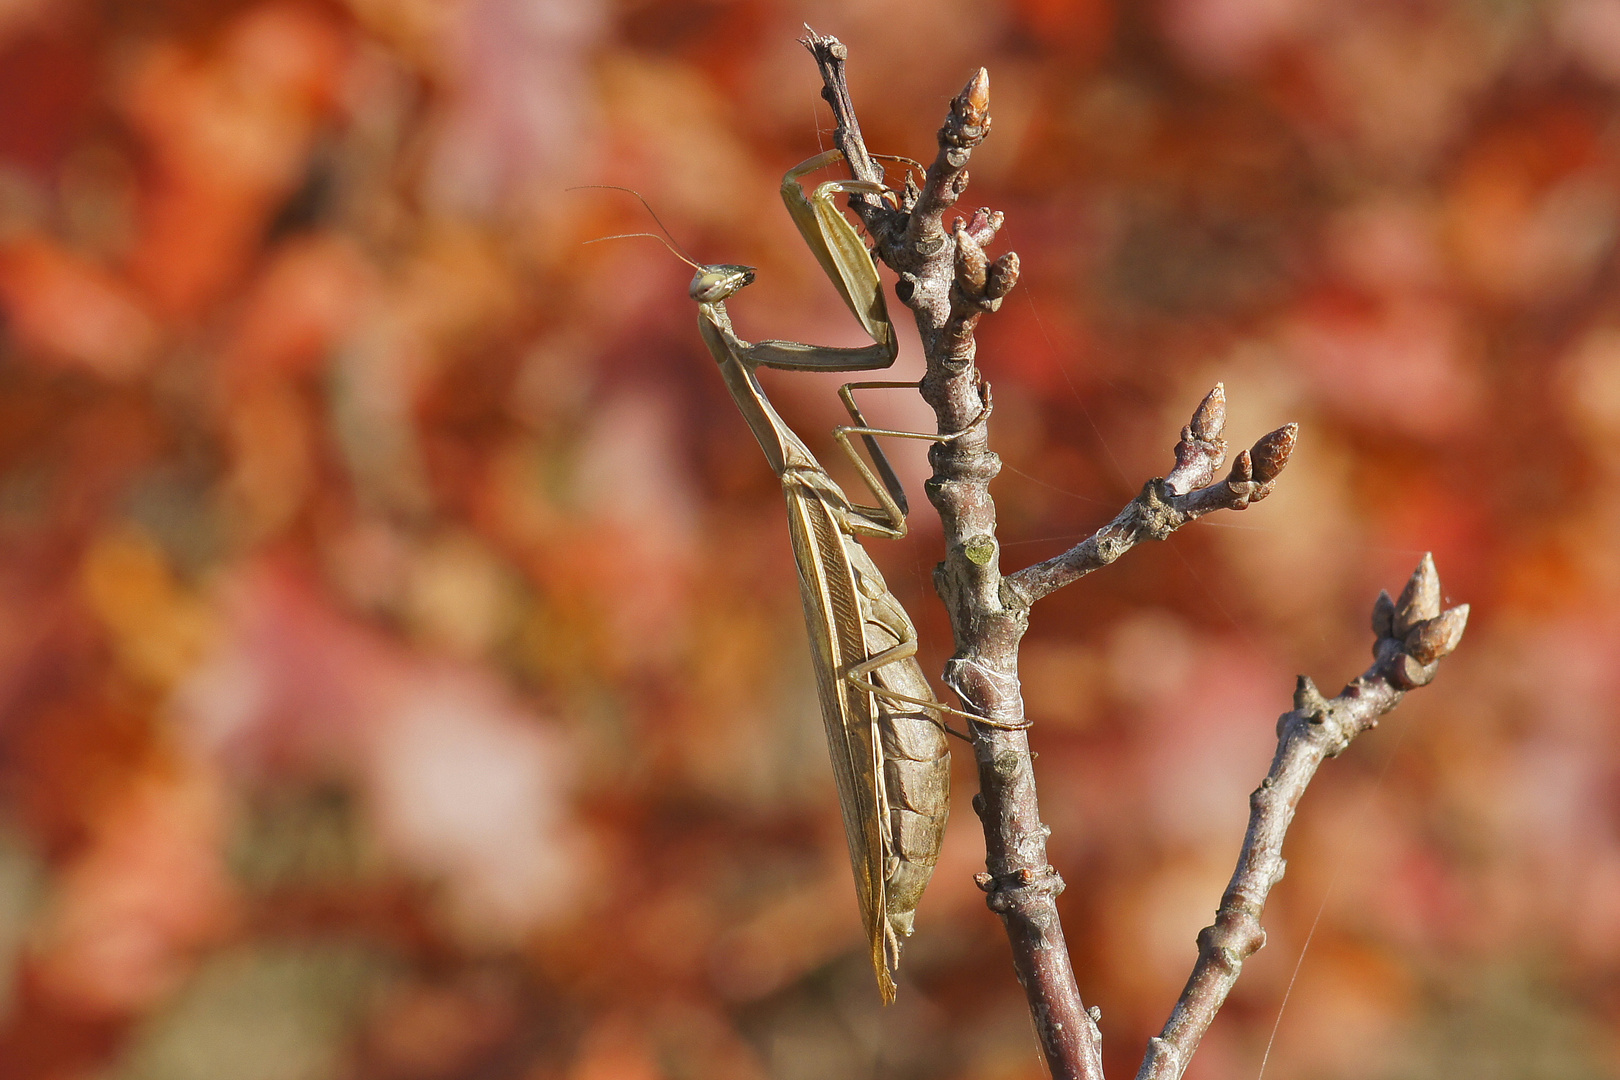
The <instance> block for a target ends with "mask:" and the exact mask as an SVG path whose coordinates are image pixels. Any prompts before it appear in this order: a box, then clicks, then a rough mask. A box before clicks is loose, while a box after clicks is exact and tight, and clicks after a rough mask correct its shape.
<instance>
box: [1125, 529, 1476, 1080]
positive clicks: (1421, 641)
mask: <svg viewBox="0 0 1620 1080" xmlns="http://www.w3.org/2000/svg"><path fill="white" fill-rule="evenodd" d="M1440 596H1441V591H1440V577H1439V575H1438V574H1437V573H1436V572H1435V569H1434V560H1433V559H1432V558H1431V557H1430V556H1428V555H1425V556H1423V561H1422V562H1420V563H1419V564H1418V568H1417V570H1415V571H1414V572H1413V574H1412V578H1411V580H1410V581H1408V582H1407V585H1406V589H1405V590H1404V591H1403V592H1402V593H1401V598H1400V600H1399V601H1392V600H1390V598H1389V594H1388V593H1387V592H1384V593H1379V595H1378V601H1377V603H1376V604H1374V606H1373V618H1372V622H1373V633H1374V635H1375V638H1374V641H1373V664H1372V666H1371V667H1369V668H1368V669H1367V670H1366V671H1365V672H1363V673H1362V674H1361V675H1360V676H1358V677H1357V678H1356V680H1355V681H1354V682H1352V683H1350V684H1349V685H1348V686H1346V687H1345V688H1344V689H1343V690H1342V691H1340V692H1339V694H1338V695H1337V696H1336V697H1333V698H1324V697H1323V696H1322V694H1321V693H1320V692H1319V691H1318V690H1317V689H1316V686H1315V685H1314V684H1313V683H1312V682H1311V680H1310V679H1308V678H1306V677H1305V676H1303V675H1301V676H1300V677H1299V685H1298V687H1297V688H1296V689H1295V690H1294V708H1293V711H1292V712H1287V713H1284V714H1283V715H1282V716H1281V717H1280V718H1279V719H1278V721H1277V753H1276V756H1275V757H1274V758H1273V759H1272V762H1271V771H1270V772H1269V773H1267V774H1266V778H1265V779H1264V780H1262V781H1260V786H1259V787H1258V788H1257V789H1255V792H1254V794H1253V795H1251V796H1249V828H1248V832H1247V833H1246V834H1245V835H1244V838H1243V851H1242V853H1241V854H1240V855H1239V856H1238V863H1237V869H1236V870H1235V871H1234V872H1233V874H1232V881H1231V884H1229V885H1228V886H1227V887H1226V894H1225V895H1224V896H1222V897H1221V905H1220V908H1219V910H1218V911H1217V912H1216V914H1215V922H1214V925H1212V926H1208V927H1206V928H1205V929H1204V930H1203V932H1202V933H1200V934H1199V935H1198V961H1197V963H1196V964H1195V965H1194V967H1193V972H1192V977H1191V978H1189V979H1188V980H1187V986H1186V989H1184V990H1183V991H1182V992H1181V998H1180V1000H1178V1001H1177V1002H1176V1007H1175V1009H1174V1011H1173V1012H1171V1014H1170V1019H1169V1021H1168V1022H1167V1023H1166V1024H1165V1026H1164V1030H1163V1031H1162V1032H1161V1033H1160V1034H1159V1035H1158V1036H1157V1037H1155V1038H1153V1039H1151V1040H1149V1042H1148V1050H1147V1056H1146V1057H1145V1058H1144V1059H1143V1061H1142V1067H1141V1069H1140V1070H1139V1071H1138V1072H1137V1074H1136V1077H1137V1080H1176V1078H1178V1077H1180V1076H1181V1074H1182V1072H1183V1071H1184V1070H1185V1069H1186V1067H1187V1063H1188V1062H1189V1061H1190V1060H1191V1059H1192V1055H1193V1052H1194V1051H1195V1050H1197V1049H1198V1043H1199V1041H1200V1040H1201V1039H1202V1038H1203V1037H1204V1032H1205V1031H1207V1030H1208V1029H1209V1025H1210V1022H1211V1021H1213V1020H1214V1019H1215V1014H1216V1013H1217V1012H1218V1011H1220V1008H1221V1005H1222V1004H1223V1003H1224V1002H1225V1001H1226V996H1227V994H1228V993H1230V992H1231V990H1232V986H1233V984H1234V983H1236V982H1237V978H1238V975H1239V974H1240V973H1241V972H1242V970H1243V961H1245V960H1246V959H1248V958H1249V957H1250V956H1252V955H1253V954H1254V953H1255V952H1257V951H1258V950H1259V949H1260V947H1261V946H1262V945H1264V944H1265V942H1266V934H1265V931H1264V930H1263V929H1261V927H1260V913H1261V911H1262V910H1263V909H1264V908H1265V904H1266V898H1267V896H1269V895H1270V893H1271V889H1272V887H1273V886H1274V885H1276V884H1277V882H1279V881H1281V880H1282V877H1283V871H1284V869H1285V865H1286V864H1285V863H1284V861H1283V858H1282V846H1283V838H1284V836H1286V834H1287V832H1288V826H1289V824H1290V823H1291V822H1292V821H1293V819H1294V811H1295V809H1296V808H1297V807H1298V806H1299V800H1300V799H1301V798H1302V797H1303V796H1304V794H1305V789H1306V787H1307V786H1308V785H1309V784H1310V782H1311V778H1312V777H1314V776H1315V775H1316V770H1317V767H1318V766H1320V765H1321V764H1322V762H1323V760H1325V759H1326V758H1330V757H1336V756H1338V754H1339V753H1341V752H1342V751H1343V750H1344V749H1345V747H1347V746H1349V745H1350V742H1351V740H1352V739H1354V738H1355V737H1356V736H1357V735H1360V734H1361V733H1362V732H1364V731H1367V730H1368V729H1370V728H1373V727H1376V726H1377V724H1378V720H1379V718H1380V717H1382V716H1383V715H1384V714H1385V713H1387V712H1389V711H1390V710H1391V709H1393V708H1394V707H1395V706H1396V705H1398V704H1400V701H1401V698H1402V697H1404V696H1405V693H1406V691H1408V690H1411V689H1414V688H1416V687H1419V686H1423V685H1426V684H1427V683H1428V682H1429V680H1431V679H1433V678H1434V674H1435V671H1436V670H1437V669H1438V668H1439V666H1440V660H1441V659H1442V658H1443V657H1445V656H1447V655H1448V654H1450V653H1451V651H1452V650H1453V649H1455V648H1456V647H1457V644H1458V642H1460V641H1461V640H1462V635H1463V630H1464V628H1465V627H1466V626H1467V625H1468V605H1466V604H1463V605H1462V606H1460V607H1454V608H1451V609H1450V610H1448V611H1445V612H1442V611H1441V610H1440Z"/></svg>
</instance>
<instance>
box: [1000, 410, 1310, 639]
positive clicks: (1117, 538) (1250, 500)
mask: <svg viewBox="0 0 1620 1080" xmlns="http://www.w3.org/2000/svg"><path fill="white" fill-rule="evenodd" d="M1225 426H1226V390H1225V388H1224V387H1223V386H1222V385H1221V384H1219V383H1217V384H1216V385H1215V389H1213V390H1211V391H1210V392H1209V393H1208V394H1207V395H1206V396H1205V398H1204V400H1203V401H1202V402H1201V403H1200V404H1199V406H1198V411H1197V412H1195V413H1194V414H1193V419H1192V423H1190V424H1188V425H1187V426H1186V427H1184V428H1182V429H1181V442H1179V443H1177V444H1176V467H1175V468H1174V469H1173V470H1172V471H1171V473H1170V475H1169V476H1168V477H1164V478H1162V479H1156V480H1149V481H1148V482H1147V484H1146V485H1145V486H1144V487H1143V488H1142V493H1141V494H1140V495H1138V496H1137V497H1136V498H1134V499H1132V500H1131V501H1130V502H1129V503H1127V504H1126V506H1125V508H1124V509H1123V510H1121V511H1120V512H1119V513H1118V514H1116V515H1115V516H1114V520H1113V521H1110V522H1109V523H1108V524H1107V525H1104V526H1103V527H1102V528H1100V529H1098V530H1097V531H1096V532H1094V533H1092V534H1091V535H1090V536H1089V537H1087V538H1086V539H1084V540H1082V541H1080V543H1078V544H1076V545H1075V546H1074V547H1072V548H1070V549H1069V550H1068V551H1065V552H1064V553H1063V554H1061V555H1057V556H1054V557H1053V558H1050V559H1047V560H1046V561H1045V562H1042V563H1036V564H1035V565H1034V566H1031V567H1028V568H1026V569H1023V570H1020V571H1018V572H1017V573H1016V574H1012V575H1010V576H1009V577H1008V578H1007V580H1006V585H1005V591H1006V594H1007V595H1006V597H1005V600H1006V602H1007V603H1008V604H1009V605H1014V606H1020V607H1025V608H1027V607H1029V606H1030V605H1031V604H1033V603H1034V602H1035V601H1037V600H1039V599H1041V598H1042V597H1043V596H1049V595H1050V594H1052V593H1054V592H1056V591H1057V590H1059V589H1061V588H1063V587H1064V586H1065V585H1072V584H1073V583H1074V582H1076V581H1079V580H1080V579H1081V578H1083V577H1085V576H1086V575H1087V574H1089V573H1091V572H1092V571H1093V570H1098V569H1101V568H1102V567H1104V566H1107V565H1108V564H1109V563H1111V562H1113V561H1114V560H1115V559H1118V558H1119V557H1120V556H1121V555H1123V554H1125V553H1126V552H1127V551H1129V550H1131V548H1133V547H1135V546H1136V545H1137V544H1138V543H1139V542H1140V541H1143V540H1163V539H1164V538H1165V537H1167V536H1169V535H1170V534H1171V533H1173V532H1175V531H1176V530H1177V529H1179V528H1181V527H1182V526H1183V525H1185V524H1187V523H1188V522H1189V521H1196V520H1197V519H1199V518H1201V517H1203V516H1204V515H1205V514H1210V513H1213V512H1215V511H1216V510H1243V509H1245V508H1247V507H1248V506H1250V505H1252V504H1254V503H1257V502H1259V501H1260V500H1261V499H1264V498H1265V497H1266V496H1267V495H1269V494H1271V488H1272V485H1273V483H1274V482H1275V481H1276V479H1277V477H1278V475H1279V474H1280V473H1281V472H1282V470H1283V467H1284V466H1285V465H1287V464H1288V458H1289V456H1290V455H1292V454H1293V452H1294V445H1295V443H1296V442H1297V441H1298V439H1299V425H1298V424H1285V425H1283V426H1282V427H1280V428H1278V429H1277V430H1276V431H1273V432H1271V433H1269V434H1267V435H1263V436H1261V438H1260V440H1259V441H1258V442H1256V443H1255V444H1254V445H1253V446H1252V447H1250V448H1249V449H1247V450H1244V451H1242V452H1241V453H1239V454H1238V456H1237V460H1236V461H1234V462H1233V463H1232V469H1231V471H1230V472H1229V473H1227V475H1226V478H1225V479H1223V480H1220V481H1217V482H1215V483H1213V484H1212V483H1210V480H1211V479H1212V478H1213V477H1214V475H1215V473H1216V471H1217V470H1219V469H1220V467H1221V466H1222V465H1223V464H1225V461H1226V440H1225V439H1223V438H1221V432H1222V430H1223V429H1224V428H1225Z"/></svg>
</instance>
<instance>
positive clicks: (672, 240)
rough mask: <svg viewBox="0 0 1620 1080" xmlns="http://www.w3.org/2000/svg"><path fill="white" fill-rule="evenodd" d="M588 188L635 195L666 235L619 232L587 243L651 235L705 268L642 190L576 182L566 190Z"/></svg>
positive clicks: (689, 262) (678, 255)
mask: <svg viewBox="0 0 1620 1080" xmlns="http://www.w3.org/2000/svg"><path fill="white" fill-rule="evenodd" d="M588 189H595V190H598V191H622V192H624V193H625V194H626V195H634V196H635V197H636V201H638V202H639V203H641V205H642V206H643V207H645V208H646V211H647V213H648V214H650V215H652V219H653V221H655V222H657V223H658V228H659V229H660V230H661V231H662V232H663V234H664V235H663V236H659V235H658V234H657V233H647V232H640V233H617V234H615V235H613V236H598V237H597V238H596V239H595V240H587V241H585V243H587V244H599V243H601V242H602V241H603V240H628V239H630V238H631V237H636V236H650V237H652V238H653V239H654V240H657V241H659V242H660V243H662V244H663V245H664V246H665V247H667V248H669V251H670V254H672V255H674V256H675V257H676V258H677V259H679V260H681V261H682V262H683V263H685V264H686V265H687V266H690V267H693V268H694V269H697V270H702V269H704V267H703V266H702V265H700V264H699V263H698V262H697V260H696V259H693V258H692V257H691V255H689V254H687V251H686V249H685V248H684V247H682V246H681V243H680V241H679V240H676V239H675V234H674V233H672V232H670V231H669V226H667V225H665V224H664V219H663V218H661V217H659V216H658V211H656V210H654V209H653V208H652V203H650V202H648V201H647V200H646V198H644V197H643V196H642V194H641V192H639V191H637V190H635V189H634V188H627V187H620V186H619V185H618V184H575V185H574V186H573V187H571V188H566V189H565V190H567V191H584V190H588ZM665 237H668V239H667V240H666V239H665Z"/></svg>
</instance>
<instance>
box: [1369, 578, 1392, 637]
mask: <svg viewBox="0 0 1620 1080" xmlns="http://www.w3.org/2000/svg"><path fill="white" fill-rule="evenodd" d="M1372 629H1373V633H1374V634H1376V635H1377V636H1378V637H1379V638H1387V637H1394V636H1395V601H1393V600H1391V599H1390V598H1389V590H1388V589H1379V590H1378V599H1377V600H1374V601H1373V612H1372Z"/></svg>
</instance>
